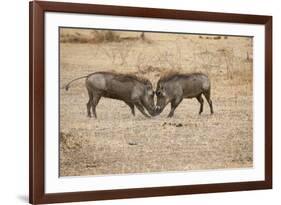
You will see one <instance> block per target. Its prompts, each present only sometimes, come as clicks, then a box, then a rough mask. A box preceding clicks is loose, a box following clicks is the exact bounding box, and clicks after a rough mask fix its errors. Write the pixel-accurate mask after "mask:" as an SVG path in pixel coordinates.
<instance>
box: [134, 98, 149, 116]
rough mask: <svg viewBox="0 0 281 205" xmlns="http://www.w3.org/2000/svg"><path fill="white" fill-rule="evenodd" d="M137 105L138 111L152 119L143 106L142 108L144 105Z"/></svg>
mask: <svg viewBox="0 0 281 205" xmlns="http://www.w3.org/2000/svg"><path fill="white" fill-rule="evenodd" d="M135 105H136V107H137V108H138V110H139V111H140V112H141V113H142V114H143V115H144V116H145V117H147V118H150V116H149V115H148V114H146V112H145V110H144V108H143V106H142V104H141V103H139V102H138V103H135Z"/></svg>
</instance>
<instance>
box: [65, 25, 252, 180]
mask: <svg viewBox="0 0 281 205" xmlns="http://www.w3.org/2000/svg"><path fill="white" fill-rule="evenodd" d="M252 49H253V42H252V38H251V37H238V36H217V35H192V34H171V33H152V32H125V31H110V30H94V29H70V28H61V29H60V87H61V88H63V86H65V85H66V84H67V83H68V82H69V81H71V80H72V79H74V78H77V77H80V76H84V75H88V74H90V73H93V72H97V71H116V72H121V73H131V74H135V75H140V76H144V77H146V78H148V79H150V80H151V82H152V83H153V85H154V86H156V83H157V80H158V79H159V77H160V75H161V74H163V73H165V72H168V71H178V72H182V73H191V72H202V73H205V74H207V75H208V76H209V78H210V80H211V84H212V89H211V98H212V101H213V106H214V114H213V115H210V110H209V106H208V104H207V102H206V100H205V103H204V111H203V113H202V114H201V115H198V111H199V107H200V105H199V103H198V102H197V100H196V99H195V98H194V99H184V100H183V101H182V103H181V104H180V105H179V107H178V108H177V109H176V111H175V115H174V117H173V118H167V117H166V116H167V115H168V112H169V110H170V106H167V107H166V108H165V110H164V111H163V112H162V113H161V114H160V115H159V116H156V117H153V118H150V119H147V118H145V117H144V116H143V115H142V114H141V113H140V112H139V111H138V110H136V116H135V117H134V116H132V114H131V112H130V108H129V107H128V106H127V105H126V104H125V103H124V102H122V101H117V100H112V99H107V98H102V99H101V100H100V102H99V104H98V106H97V116H98V118H97V119H94V118H88V117H87V113H86V103H87V101H88V93H87V90H86V88H85V79H82V80H80V81H76V82H75V83H73V84H72V86H71V87H70V89H69V90H68V91H66V90H64V89H61V90H60V176H83V175H107V174H125V173H147V172H170V171H188V170H210V169H233V168H249V167H252V166H253V136H252V135H253V131H252V117H253V111H252V104H253V97H252V95H253V90H252V73H253V72H252V67H253V63H252V56H253V54H252V52H253V50H252Z"/></svg>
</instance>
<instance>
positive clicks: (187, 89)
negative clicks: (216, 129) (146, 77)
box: [156, 73, 214, 117]
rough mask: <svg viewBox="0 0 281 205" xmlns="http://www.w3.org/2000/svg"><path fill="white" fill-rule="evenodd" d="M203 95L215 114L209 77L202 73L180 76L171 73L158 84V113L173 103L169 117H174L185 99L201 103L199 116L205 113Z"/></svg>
mask: <svg viewBox="0 0 281 205" xmlns="http://www.w3.org/2000/svg"><path fill="white" fill-rule="evenodd" d="M202 94H203V95H204V96H205V98H206V100H207V101H208V103H209V106H210V110H211V114H213V113H214V111H213V105H212V100H211V98H210V97H211V84H210V80H209V78H208V76H206V75H205V74H202V73H192V74H179V73H170V74H167V75H165V76H163V77H161V78H160V79H159V81H158V82H157V88H156V96H157V105H156V113H157V114H160V113H161V112H162V111H163V109H164V108H165V107H166V105H167V104H168V103H171V111H170V113H169V115H168V117H172V116H173V115H174V112H175V109H176V108H177V107H178V105H179V104H180V103H181V101H182V100H183V98H194V97H195V98H196V99H197V100H198V102H199V103H200V110H199V114H201V113H202V112H203V104H204V100H203V98H202Z"/></svg>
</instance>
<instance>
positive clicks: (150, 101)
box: [142, 82, 156, 116]
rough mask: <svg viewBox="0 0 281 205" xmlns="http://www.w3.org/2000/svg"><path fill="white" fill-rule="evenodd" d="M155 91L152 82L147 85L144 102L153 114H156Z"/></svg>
mask: <svg viewBox="0 0 281 205" xmlns="http://www.w3.org/2000/svg"><path fill="white" fill-rule="evenodd" d="M154 94H155V93H154V91H153V87H152V84H151V82H148V83H147V84H146V85H145V89H144V95H143V97H142V103H143V105H144V107H145V108H146V110H147V111H148V112H149V114H150V115H151V116H155V115H156V112H155V103H154Z"/></svg>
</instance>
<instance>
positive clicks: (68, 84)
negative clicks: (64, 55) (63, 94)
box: [63, 75, 88, 91]
mask: <svg viewBox="0 0 281 205" xmlns="http://www.w3.org/2000/svg"><path fill="white" fill-rule="evenodd" d="M87 77H88V75H86V76H82V77H79V78H75V79H73V80H71V81H70V82H69V83H67V84H66V85H65V86H64V87H63V88H65V90H66V91H68V89H69V87H70V84H71V83H73V82H74V81H76V80H80V79H82V78H87Z"/></svg>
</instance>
